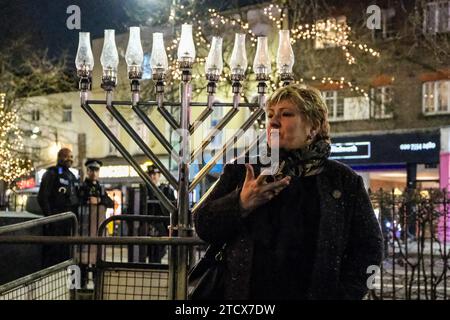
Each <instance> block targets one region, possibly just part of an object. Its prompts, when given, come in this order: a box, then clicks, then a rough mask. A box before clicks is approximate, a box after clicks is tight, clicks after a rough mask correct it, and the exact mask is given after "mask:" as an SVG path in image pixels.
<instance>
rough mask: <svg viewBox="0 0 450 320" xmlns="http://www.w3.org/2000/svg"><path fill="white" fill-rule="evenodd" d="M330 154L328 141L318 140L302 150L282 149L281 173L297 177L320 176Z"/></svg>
mask: <svg viewBox="0 0 450 320" xmlns="http://www.w3.org/2000/svg"><path fill="white" fill-rule="evenodd" d="M330 153H331V145H330V142H329V140H328V139H319V140H316V141H314V142H313V143H311V144H310V145H308V146H306V147H304V148H301V149H296V150H285V149H280V167H281V173H282V174H283V175H284V176H297V177H304V176H309V175H314V174H318V173H320V172H321V171H322V168H323V163H324V162H325V160H326V159H327V158H328V157H329V156H330Z"/></svg>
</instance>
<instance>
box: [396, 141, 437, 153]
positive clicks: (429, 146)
mask: <svg viewBox="0 0 450 320" xmlns="http://www.w3.org/2000/svg"><path fill="white" fill-rule="evenodd" d="M433 149H436V143H434V142H431V141H429V142H427V143H403V144H401V145H400V150H402V151H421V150H433Z"/></svg>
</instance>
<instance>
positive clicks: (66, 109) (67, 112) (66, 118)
mask: <svg viewBox="0 0 450 320" xmlns="http://www.w3.org/2000/svg"><path fill="white" fill-rule="evenodd" d="M62 122H72V106H63V114H62Z"/></svg>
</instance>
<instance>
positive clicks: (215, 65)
mask: <svg viewBox="0 0 450 320" xmlns="http://www.w3.org/2000/svg"><path fill="white" fill-rule="evenodd" d="M143 58H144V54H143V49H142V45H141V38H140V29H139V27H130V35H129V41H128V46H127V50H126V55H125V59H126V62H127V66H128V68H127V70H128V78H129V80H130V86H131V99H130V101H113V91H114V88H115V87H116V84H117V67H118V64H119V56H118V53H117V48H116V44H115V35H114V30H105V38H104V44H103V50H102V53H101V58H100V61H101V64H102V67H103V75H102V83H101V87H102V88H103V89H104V90H105V93H106V99H105V100H89V99H88V92H89V91H90V90H91V85H92V70H93V67H94V58H93V54H92V49H91V44H90V34H89V33H88V32H80V34H79V44H78V51H77V56H76V67H77V74H78V76H79V78H80V81H79V89H80V98H81V107H82V108H83V110H84V111H85V112H86V113H87V114H88V116H89V117H90V118H91V119H92V120H93V121H94V123H95V124H96V125H97V126H98V128H99V129H100V130H101V131H102V132H103V134H105V136H106V137H107V138H108V139H109V141H110V142H111V143H112V144H113V145H114V146H115V148H116V149H117V150H118V152H119V153H120V154H121V155H122V156H123V157H124V159H125V160H126V161H127V162H128V163H129V164H130V166H131V167H133V168H134V170H136V172H137V174H138V175H139V176H140V177H141V178H142V180H143V181H144V183H145V184H146V185H147V186H148V187H149V188H150V190H152V191H153V193H154V194H155V196H156V197H157V198H158V200H159V201H160V202H161V204H162V205H163V206H164V207H165V208H166V209H167V210H168V211H169V212H171V218H170V230H171V233H170V237H190V236H192V230H193V229H192V226H191V224H190V219H189V217H190V213H191V208H190V201H189V194H190V192H192V191H193V190H194V188H195V187H196V186H197V185H198V184H199V182H200V181H201V180H202V179H203V178H204V177H205V175H206V174H208V172H209V171H210V170H211V169H212V168H213V167H214V165H215V164H216V163H217V162H218V160H219V159H220V158H221V157H222V156H223V155H224V153H225V152H226V150H228V149H229V148H230V147H232V146H234V145H235V143H236V141H237V140H238V139H239V138H240V137H241V136H242V135H243V134H244V133H245V132H246V131H247V130H248V129H249V128H251V127H252V125H253V124H254V122H255V121H256V120H257V119H258V118H259V117H260V116H262V114H263V113H264V107H265V95H266V92H267V84H266V82H267V81H269V80H270V78H269V75H270V73H271V60H270V55H269V48H268V38H267V37H265V36H264V37H258V41H257V48H256V54H255V59H254V63H253V71H254V73H255V75H256V81H257V82H258V83H257V92H258V102H257V103H241V101H240V98H241V94H242V91H243V89H242V87H243V86H242V82H243V81H244V80H245V73H246V70H247V54H246V48H245V34H239V33H237V34H236V35H235V40H234V47H233V51H232V54H231V58H230V61H229V65H230V69H231V77H230V78H231V82H232V85H231V89H232V93H233V99H232V102H231V103H216V102H214V97H215V94H216V89H217V83H218V81H219V78H220V76H221V74H222V70H223V59H222V38H221V37H213V38H212V42H211V48H210V51H209V54H208V57H207V59H206V64H205V72H206V79H207V81H208V84H207V87H206V91H207V101H206V103H202V102H193V101H191V100H192V84H191V80H192V68H193V64H194V61H195V46H194V41H193V37H192V25H190V24H183V25H182V28H181V38H180V42H179V46H178V56H177V60H178V65H179V70H180V72H181V81H180V101H178V102H166V101H165V100H164V91H165V79H166V74H167V72H168V69H169V66H168V58H167V54H166V50H165V46H164V40H163V34H162V33H153V47H152V54H151V59H150V64H151V68H152V79H153V81H154V83H155V91H156V99H155V100H154V101H142V100H141V98H140V80H141V79H142V63H143ZM293 64H294V54H293V50H292V47H291V43H290V37H289V30H280V32H279V46H278V52H277V69H278V70H277V71H278V73H279V76H280V80H281V81H282V82H283V84H289V83H290V82H291V81H292V80H293V74H292V67H293ZM92 105H103V106H105V105H106V109H107V110H108V111H109V112H110V113H111V115H112V116H113V117H114V119H116V120H117V122H118V123H119V124H120V125H121V126H122V128H123V129H124V130H125V131H126V132H127V134H128V135H129V136H130V137H131V138H132V140H133V141H134V142H135V143H136V144H137V145H138V146H139V148H140V149H141V150H142V151H143V153H144V154H145V155H146V156H147V157H148V158H149V159H150V160H151V161H153V162H154V163H155V165H156V166H158V168H159V169H160V171H161V173H162V175H163V176H164V177H165V178H166V179H167V181H168V183H169V184H170V185H171V186H172V187H173V188H174V189H176V190H177V192H178V199H177V203H176V204H174V203H172V202H171V201H169V200H168V199H167V197H166V196H165V195H164V194H163V193H162V192H161V191H160V189H159V188H158V187H157V186H156V185H155V184H154V183H153V182H152V180H151V179H150V178H149V176H148V175H147V174H146V173H145V172H144V170H143V169H142V168H141V167H140V165H139V164H138V162H137V161H136V160H135V159H134V158H133V156H132V155H131V154H130V153H129V152H128V151H127V149H126V148H125V147H124V145H123V144H122V143H121V142H120V141H119V140H118V138H117V137H116V136H115V135H114V134H113V132H112V131H111V130H110V129H109V128H108V126H107V125H106V124H105V123H104V122H103V121H102V119H101V118H100V117H99V116H98V114H97V113H96V112H95V111H94V110H93V108H92ZM117 106H128V107H130V108H131V110H133V112H134V113H135V114H136V115H137V117H138V118H139V119H140V120H141V121H142V122H143V124H145V126H146V127H147V128H148V130H149V131H150V132H152V134H153V135H154V136H155V138H156V139H157V140H158V141H159V142H160V143H161V145H162V146H163V148H164V149H166V150H167V151H168V153H169V155H170V156H171V157H172V159H174V161H176V163H177V164H178V179H176V178H175V177H174V176H173V175H172V173H171V172H170V170H169V169H168V168H166V167H165V166H164V165H163V164H162V162H161V161H160V160H159V159H158V157H157V156H156V155H155V153H154V152H153V151H152V149H151V148H150V147H149V146H148V145H147V143H146V142H145V141H144V140H143V139H142V138H141V137H140V136H139V135H138V134H137V132H136V131H135V130H134V128H133V127H132V125H130V123H128V121H127V120H126V119H125V117H124V116H123V115H122V114H121V113H120V112H119V111H118V110H117ZM166 106H176V107H179V108H180V121H179V123H178V121H177V120H176V119H175V118H174V117H173V116H172V114H171V113H170V112H168V111H167V109H166V108H165V107H166ZM193 107H205V109H204V110H203V111H202V112H201V113H200V115H199V116H198V117H197V119H196V120H195V121H194V122H192V123H191V121H190V119H189V118H190V110H191V108H193ZM220 107H231V108H230V110H229V111H228V112H227V114H226V115H225V116H224V117H223V118H222V119H221V120H220V121H219V122H218V123H217V124H216V125H215V126H214V128H212V130H211V131H210V132H209V133H208V134H207V135H206V137H205V138H204V139H203V141H202V142H201V143H200V145H199V146H198V147H197V148H196V149H195V150H193V151H192V152H191V151H190V144H189V139H190V137H191V135H192V134H193V133H194V132H195V131H196V130H197V129H198V128H199V126H200V125H201V124H202V123H203V122H204V121H205V120H206V119H207V117H208V116H209V115H210V114H211V113H212V112H213V108H220ZM144 108H156V109H157V110H158V111H159V113H160V114H161V116H162V117H163V118H164V119H165V121H167V123H168V124H169V125H170V126H171V127H172V128H173V129H174V130H177V131H178V132H179V133H180V134H179V135H180V148H179V152H178V153H177V152H175V151H174V149H173V147H172V145H171V144H170V142H169V141H168V140H167V139H166V138H165V136H164V135H163V134H162V133H161V131H160V130H159V129H158V128H157V126H156V125H155V123H154V122H153V121H152V119H151V118H150V117H149V116H148V115H147V113H146V112H145V111H144ZM239 108H251V109H253V113H252V114H251V115H250V116H249V117H248V118H247V120H245V122H244V123H243V124H242V125H241V127H240V129H239V130H237V131H236V132H235V134H233V135H232V136H231V137H230V138H229V139H227V141H226V142H225V143H224V144H223V146H222V147H221V149H220V150H218V151H217V152H216V153H215V154H214V156H213V157H212V158H211V159H210V160H209V161H208V162H207V163H206V164H205V166H204V167H202V169H201V170H200V171H199V172H198V173H197V174H196V176H195V177H194V178H193V180H192V181H189V164H190V163H191V161H192V160H193V159H195V158H196V157H197V156H198V155H199V154H200V153H201V152H202V151H203V150H204V149H205V148H206V147H207V146H208V145H209V143H210V142H211V140H212V138H213V136H214V132H218V131H220V130H222V129H223V128H224V127H225V126H226V125H227V124H228V123H229V122H230V121H231V119H233V117H234V116H235V115H236V114H237V113H238V111H239ZM250 148H252V145H251V146H249V147H248V148H246V151H248V150H249V149H250ZM244 152H245V151H244ZM211 189H212V187H211V188H210V190H211ZM207 195H208V192H206V193H205V194H204V195H203V197H202V198H201V199H200V201H199V202H198V203H201V202H202V201H203V200H204V199H205V198H206V196H207ZM198 203H197V204H198ZM192 210H195V208H192ZM187 264H188V250H187V248H186V247H183V246H177V247H174V246H171V247H170V250H169V297H170V298H172V299H185V298H186V293H187V271H188V270H187Z"/></svg>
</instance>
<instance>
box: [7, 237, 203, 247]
mask: <svg viewBox="0 0 450 320" xmlns="http://www.w3.org/2000/svg"><path fill="white" fill-rule="evenodd" d="M0 243H1V244H13V243H21V244H23V243H27V244H28V243H34V244H83V245H89V244H110V245H125V244H135V245H156V244H160V245H173V246H183V245H202V244H205V242H204V241H203V240H201V239H200V238H197V237H144V236H140V237H80V236H75V237H66V236H3V237H0Z"/></svg>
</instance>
